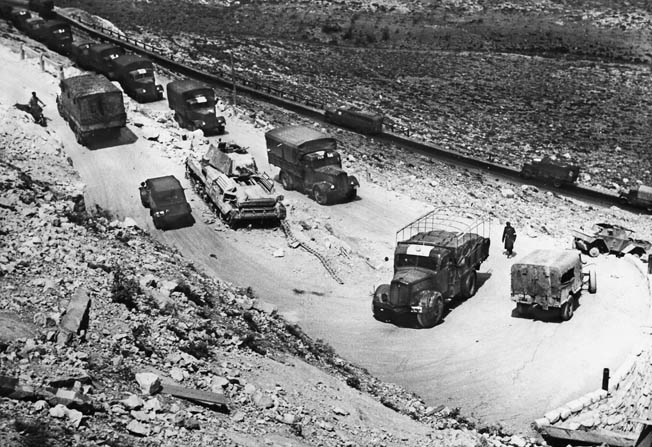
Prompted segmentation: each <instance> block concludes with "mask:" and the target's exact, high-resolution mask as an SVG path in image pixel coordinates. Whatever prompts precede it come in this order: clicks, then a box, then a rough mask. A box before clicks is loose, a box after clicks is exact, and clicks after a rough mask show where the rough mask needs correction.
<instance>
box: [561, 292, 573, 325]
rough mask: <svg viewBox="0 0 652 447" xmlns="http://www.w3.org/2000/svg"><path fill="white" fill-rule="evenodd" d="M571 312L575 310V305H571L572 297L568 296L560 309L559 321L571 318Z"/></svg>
mask: <svg viewBox="0 0 652 447" xmlns="http://www.w3.org/2000/svg"><path fill="white" fill-rule="evenodd" d="M573 312H575V306H573V297H570V298H568V301H566V302H565V303H564V304H563V305H562V306H561V309H560V313H561V321H568V320H570V319H571V318H573Z"/></svg>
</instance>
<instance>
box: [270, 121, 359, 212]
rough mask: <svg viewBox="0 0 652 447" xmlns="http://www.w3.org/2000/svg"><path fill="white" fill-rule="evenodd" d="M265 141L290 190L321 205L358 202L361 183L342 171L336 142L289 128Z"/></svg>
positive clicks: (304, 129) (299, 128)
mask: <svg viewBox="0 0 652 447" xmlns="http://www.w3.org/2000/svg"><path fill="white" fill-rule="evenodd" d="M265 141H266V142H267V154H268V158H269V162H270V164H273V165H275V166H278V167H279V168H280V169H281V171H280V173H279V178H280V181H281V184H282V185H283V187H284V188H285V189H286V190H292V189H297V190H299V191H301V192H304V193H307V194H309V195H311V196H312V197H313V198H314V199H315V201H316V202H317V203H319V204H320V205H326V204H329V203H333V202H334V201H337V200H341V199H345V200H353V199H355V197H356V195H357V190H358V187H359V186H360V183H359V182H358V179H357V178H355V177H354V176H352V175H348V174H347V173H346V172H345V171H344V170H343V169H342V158H341V157H340V154H339V152H337V141H336V140H335V139H334V138H331V137H329V136H327V135H324V134H322V133H321V132H318V131H316V130H313V129H312V128H310V127H307V126H287V127H281V128H278V129H273V130H270V131H269V132H267V133H266V134H265Z"/></svg>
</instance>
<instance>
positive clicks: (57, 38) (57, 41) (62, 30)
mask: <svg viewBox="0 0 652 447" xmlns="http://www.w3.org/2000/svg"><path fill="white" fill-rule="evenodd" d="M44 26H45V44H46V45H47V47H48V48H49V49H51V50H54V51H57V52H59V53H62V54H69V53H70V48H71V46H72V30H71V29H70V25H68V24H67V23H65V22H62V21H61V20H48V21H46V22H45V25H44Z"/></svg>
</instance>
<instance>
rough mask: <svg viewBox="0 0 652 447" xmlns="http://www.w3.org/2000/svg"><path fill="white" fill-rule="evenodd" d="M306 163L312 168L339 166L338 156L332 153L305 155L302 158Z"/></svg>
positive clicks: (322, 152)
mask: <svg viewBox="0 0 652 447" xmlns="http://www.w3.org/2000/svg"><path fill="white" fill-rule="evenodd" d="M303 158H304V160H305V161H306V163H307V164H308V165H310V166H312V167H313V168H321V167H323V166H338V167H339V166H341V161H340V154H338V153H337V152H333V151H317V152H311V153H309V154H306V155H305V156H304V157H303Z"/></svg>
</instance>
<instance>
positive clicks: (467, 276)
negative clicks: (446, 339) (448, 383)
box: [372, 207, 491, 328]
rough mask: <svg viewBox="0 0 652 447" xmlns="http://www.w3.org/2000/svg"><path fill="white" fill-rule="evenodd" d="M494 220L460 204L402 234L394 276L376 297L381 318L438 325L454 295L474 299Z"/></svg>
mask: <svg viewBox="0 0 652 447" xmlns="http://www.w3.org/2000/svg"><path fill="white" fill-rule="evenodd" d="M490 231H491V224H490V222H489V221H488V220H487V219H485V218H484V217H482V216H481V215H479V214H476V213H474V212H471V211H469V210H463V209H460V208H457V207H450V208H438V209H435V210H433V211H431V212H429V213H427V214H425V215H424V216H422V217H420V218H418V219H417V220H415V221H414V222H411V223H410V224H408V225H407V226H405V227H403V228H401V229H400V230H399V231H398V232H397V233H396V249H395V251H394V277H393V278H392V281H391V283H390V284H382V285H380V286H378V287H377V288H376V291H375V292H374V296H373V301H372V310H373V315H374V317H375V318H376V319H378V320H388V319H389V320H392V319H394V318H395V317H397V316H400V315H410V314H413V315H416V319H417V322H418V325H419V326H420V327H422V328H429V327H433V326H435V325H436V324H438V323H439V322H440V321H441V320H442V318H443V316H444V311H445V307H446V305H447V304H448V303H449V302H451V301H452V300H453V299H454V298H456V297H459V298H470V297H472V296H473V295H475V293H476V291H477V288H478V282H477V281H478V278H477V270H479V269H480V265H481V264H482V263H483V262H484V261H485V260H486V259H487V258H488V257H489V246H490V243H491V241H490V239H489V234H490Z"/></svg>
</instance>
